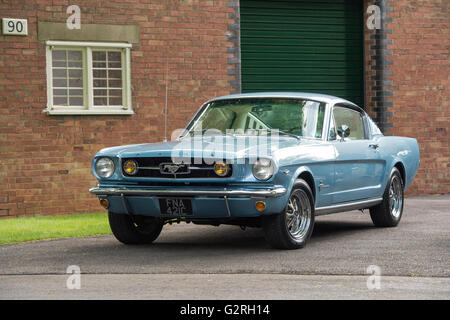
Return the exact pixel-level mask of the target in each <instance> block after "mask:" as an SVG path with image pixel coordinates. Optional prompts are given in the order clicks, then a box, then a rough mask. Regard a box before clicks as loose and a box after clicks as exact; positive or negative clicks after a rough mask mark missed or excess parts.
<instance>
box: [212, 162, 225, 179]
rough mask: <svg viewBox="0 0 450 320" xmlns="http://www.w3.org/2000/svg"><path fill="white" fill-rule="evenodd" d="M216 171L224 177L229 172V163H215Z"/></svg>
mask: <svg viewBox="0 0 450 320" xmlns="http://www.w3.org/2000/svg"><path fill="white" fill-rule="evenodd" d="M214 172H215V173H216V174H217V175H218V176H219V177H224V176H226V175H227V173H228V165H226V164H225V163H222V162H218V163H216V164H215V165H214Z"/></svg>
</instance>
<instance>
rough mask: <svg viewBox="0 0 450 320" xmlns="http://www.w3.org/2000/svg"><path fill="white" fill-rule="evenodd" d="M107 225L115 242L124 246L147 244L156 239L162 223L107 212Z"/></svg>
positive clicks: (142, 217) (159, 220)
mask: <svg viewBox="0 0 450 320" xmlns="http://www.w3.org/2000/svg"><path fill="white" fill-rule="evenodd" d="M108 218H109V225H110V227H111V231H112V233H113V234H114V236H115V237H116V239H117V240H119V241H120V242H122V243H124V244H148V243H152V242H153V241H155V240H156V238H158V236H159V234H160V233H161V230H162V227H163V225H164V222H163V221H162V220H161V219H158V218H154V217H144V216H130V215H127V214H118V213H114V212H108Z"/></svg>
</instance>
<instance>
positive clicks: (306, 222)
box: [286, 190, 312, 240]
mask: <svg viewBox="0 0 450 320" xmlns="http://www.w3.org/2000/svg"><path fill="white" fill-rule="evenodd" d="M311 214H312V210H311V203H310V201H309V198H308V196H307V195H306V193H305V192H304V191H302V190H297V191H295V192H293V193H292V195H291V197H290V198H289V202H288V205H287V208H286V226H287V229H288V232H289V235H290V236H291V237H292V238H293V239H295V240H301V239H303V238H305V236H306V235H307V233H308V230H309V227H310V224H311Z"/></svg>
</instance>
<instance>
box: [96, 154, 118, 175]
mask: <svg viewBox="0 0 450 320" xmlns="http://www.w3.org/2000/svg"><path fill="white" fill-rule="evenodd" d="M94 168H95V173H96V174H97V175H98V176H99V177H100V178H105V179H107V178H110V177H111V176H112V175H113V174H114V161H112V159H110V158H107V157H101V158H98V159H97V161H96V162H95V166H94Z"/></svg>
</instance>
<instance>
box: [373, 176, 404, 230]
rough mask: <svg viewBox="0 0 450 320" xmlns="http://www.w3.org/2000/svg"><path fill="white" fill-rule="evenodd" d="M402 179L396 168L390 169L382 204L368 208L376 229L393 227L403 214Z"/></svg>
mask: <svg viewBox="0 0 450 320" xmlns="http://www.w3.org/2000/svg"><path fill="white" fill-rule="evenodd" d="M403 203H404V198H403V179H402V176H401V174H400V172H399V171H398V169H397V168H394V169H392V171H391V176H390V178H389V183H388V185H387V187H386V190H385V192H384V195H383V202H381V203H380V204H379V205H377V206H375V207H372V208H370V217H371V218H372V221H373V223H374V225H375V226H377V227H395V226H397V225H398V223H399V222H400V219H401V218H402V214H403Z"/></svg>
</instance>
